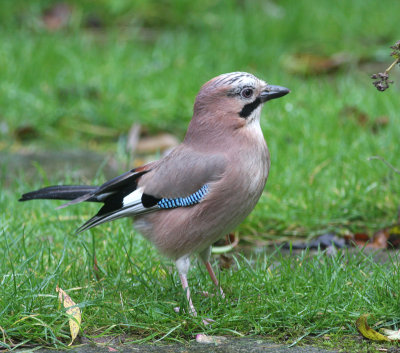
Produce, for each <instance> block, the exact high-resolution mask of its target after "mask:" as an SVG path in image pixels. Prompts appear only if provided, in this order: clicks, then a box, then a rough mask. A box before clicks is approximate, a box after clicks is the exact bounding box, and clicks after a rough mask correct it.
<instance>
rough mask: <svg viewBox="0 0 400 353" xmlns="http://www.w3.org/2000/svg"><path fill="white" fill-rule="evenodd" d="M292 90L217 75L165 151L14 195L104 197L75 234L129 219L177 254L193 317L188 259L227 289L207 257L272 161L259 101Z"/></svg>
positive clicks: (245, 210)
mask: <svg viewBox="0 0 400 353" xmlns="http://www.w3.org/2000/svg"><path fill="white" fill-rule="evenodd" d="M289 92H290V90H289V89H287V88H285V87H282V86H276V85H271V84H268V83H266V82H265V81H263V80H262V79H259V78H257V77H256V76H254V75H252V74H250V73H246V72H231V73H226V74H222V75H219V76H217V77H214V78H213V79H211V80H209V81H208V82H206V83H205V84H204V85H203V86H202V87H201V89H200V91H199V93H198V94H197V97H196V99H195V103H194V107H193V116H192V119H191V121H190V123H189V126H188V128H187V132H186V135H185V137H184V139H183V141H182V143H181V144H180V145H178V146H177V147H175V148H174V149H173V150H172V151H171V152H170V153H169V154H167V155H166V156H165V157H163V158H161V159H160V160H157V161H153V162H150V163H148V164H145V165H143V166H140V167H138V168H134V169H132V170H130V171H128V172H126V173H124V174H122V175H120V176H117V177H115V178H114V179H111V180H109V181H107V182H105V183H104V184H102V185H100V186H88V185H57V186H49V187H45V188H42V189H39V190H36V191H32V192H28V193H25V194H23V195H22V197H21V198H20V200H19V201H28V200H34V199H56V200H65V201H68V202H66V203H64V204H63V205H61V206H60V207H58V208H63V207H66V206H70V205H74V204H77V203H81V202H99V203H102V204H103V205H102V207H101V208H100V210H99V211H98V213H97V214H96V215H95V216H94V217H92V218H91V219H89V220H88V221H87V222H86V223H84V224H83V225H82V226H80V227H79V228H78V230H77V233H80V232H83V231H85V230H87V229H90V228H92V227H95V226H98V225H100V224H102V223H105V222H109V221H113V220H116V219H118V218H122V217H131V218H133V221H134V227H135V228H136V230H138V231H139V233H141V234H142V235H143V236H144V237H145V238H147V239H148V240H149V241H150V242H151V243H153V244H154V246H155V247H156V248H157V250H158V251H159V252H160V253H162V254H163V255H164V256H166V257H168V258H170V259H172V260H173V261H175V264H176V268H177V271H178V273H179V277H180V280H181V284H182V288H183V290H184V292H185V294H186V299H187V303H188V308H189V313H190V314H191V315H192V316H197V311H196V308H195V307H194V305H193V301H192V296H191V292H190V287H189V284H188V279H187V276H188V272H189V268H190V258H191V256H192V255H193V254H197V255H198V256H199V258H200V259H201V261H202V262H203V263H204V265H205V267H206V269H207V271H208V273H209V275H210V277H211V280H212V282H213V283H214V285H215V286H216V287H217V288H218V289H219V291H220V294H221V295H222V296H224V292H223V290H222V288H221V287H220V285H219V282H218V279H217V277H216V275H215V272H214V270H213V268H212V266H211V263H210V256H211V246H212V244H213V243H214V242H216V241H217V240H218V239H219V238H221V237H222V236H224V235H226V234H228V233H230V232H232V231H233V230H234V229H235V228H236V227H237V226H238V225H239V224H240V223H241V222H242V221H243V220H244V219H245V218H246V217H247V216H248V215H249V214H250V212H251V211H252V210H253V208H254V207H255V205H256V204H257V202H258V200H259V198H260V196H261V194H262V192H263V190H264V187H265V184H266V182H267V178H268V173H269V170H270V165H271V164H270V154H269V150H268V147H267V144H266V141H265V139H264V135H263V132H262V129H261V125H260V117H261V108H262V107H263V105H264V103H266V102H268V101H270V100H273V99H276V98H279V97H283V96H285V95H286V94H288V93H289ZM203 322H204V320H203Z"/></svg>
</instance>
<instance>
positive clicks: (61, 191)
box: [19, 185, 101, 202]
mask: <svg viewBox="0 0 400 353" xmlns="http://www.w3.org/2000/svg"><path fill="white" fill-rule="evenodd" d="M97 189H98V186H88V185H58V186H49V187H47V188H43V189H39V190H36V191H31V192H28V193H26V194H23V195H22V197H21V198H20V199H19V201H29V200H36V199H45V200H75V199H77V198H78V197H81V196H84V195H87V194H90V193H93V192H94V191H95V190H97ZM85 201H91V202H101V201H100V200H99V199H98V198H97V197H90V198H88V199H87V200H85Z"/></svg>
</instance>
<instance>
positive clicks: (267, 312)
mask: <svg viewBox="0 0 400 353" xmlns="http://www.w3.org/2000/svg"><path fill="white" fill-rule="evenodd" d="M50 3H51V2H50V1H41V2H34V1H30V2H25V1H20V0H18V1H17V0H16V1H12V2H11V1H9V2H2V3H1V5H0V67H1V70H0V152H2V153H5V154H9V153H14V152H19V151H21V150H23V151H26V150H38V151H40V150H42V149H60V150H62V149H67V148H71V146H72V147H73V148H74V149H94V150H96V151H101V152H108V153H111V154H117V151H120V150H122V148H121V144H123V142H121V141H123V136H125V135H126V134H127V132H128V130H129V128H130V126H131V124H132V123H133V122H139V123H140V124H142V126H143V128H144V129H145V130H146V131H147V132H148V133H150V134H152V133H156V132H160V131H168V132H171V133H173V134H175V135H176V136H178V137H179V138H183V136H184V132H185V130H186V127H187V124H188V122H189V120H190V117H191V114H192V106H193V101H194V97H195V95H196V93H197V92H198V90H199V88H200V86H201V85H202V84H203V83H204V82H205V81H206V80H208V79H210V78H211V77H213V76H215V75H218V74H220V73H224V72H230V71H237V70H243V71H249V72H252V73H254V74H256V75H258V76H259V77H261V78H263V79H265V80H267V81H268V82H270V83H273V84H278V85H283V86H287V87H289V88H290V89H291V90H292V92H291V93H290V94H289V95H288V96H286V97H284V98H282V99H279V100H276V101H272V102H270V103H268V104H267V105H266V106H265V108H264V111H263V118H262V127H263V130H264V134H265V137H266V140H267V142H268V145H269V147H270V150H271V156H272V168H271V171H270V177H269V180H268V183H267V187H266V190H265V193H264V195H263V196H262V198H261V200H260V202H259V204H258V205H257V207H256V209H255V210H254V212H253V213H252V214H251V215H250V216H249V217H248V219H247V220H246V221H245V222H244V223H243V224H242V225H241V226H240V228H239V230H238V231H239V233H240V235H241V237H242V238H246V239H250V240H254V239H255V238H260V239H262V240H265V239H281V237H282V236H292V235H296V236H312V235H315V234H319V233H322V232H325V231H327V230H335V231H338V232H349V231H350V232H351V231H367V232H370V233H372V232H373V231H374V230H376V229H379V228H381V227H383V226H385V225H387V224H389V223H392V222H394V221H395V220H396V218H397V214H396V213H397V207H398V196H397V195H398V194H399V191H400V181H399V179H400V178H399V177H398V176H397V175H396V174H394V173H393V172H392V171H391V170H390V169H388V168H387V167H385V166H384V165H383V164H382V163H381V162H379V161H368V158H369V157H371V156H373V155H381V156H383V157H384V158H385V159H387V160H388V161H389V162H391V163H392V164H394V165H396V164H397V165H398V155H399V149H398V143H397V141H398V128H397V127H398V126H399V123H400V121H399V119H400V117H399V114H398V113H399V111H400V109H399V87H400V86H399V84H400V75H399V74H398V70H397V68H396V70H397V71H396V70H394V71H395V72H394V76H393V79H394V80H395V84H394V85H393V86H392V87H391V88H390V89H389V90H388V91H386V92H384V93H380V92H377V91H376V90H375V88H374V87H373V86H372V84H371V81H372V80H371V79H370V78H369V75H370V74H372V73H374V72H376V71H378V70H379V71H383V70H384V69H385V68H386V67H387V65H388V64H389V63H390V58H389V56H388V54H389V53H390V49H389V48H388V46H389V45H391V44H393V43H394V42H395V41H396V40H398V39H399V38H398V35H397V33H398V31H396V24H397V23H398V13H400V3H397V2H393V1H388V0H383V1H379V2H376V1H373V0H364V1H361V0H360V1H340V2H336V3H334V4H333V3H332V2H328V1H326V2H320V3H318V6H316V5H315V2H313V1H301V2H300V1H291V0H285V1H279V2H276V3H275V2H272V1H268V2H266V1H262V2H261V1H252V2H250V1H249V2H230V1H227V0H220V1H216V2H211V1H203V2H201V4H196V3H195V2H193V1H190V2H189V1H185V0H180V1H179V2H174V6H172V5H171V4H170V3H169V2H168V1H162V2H160V1H137V2H134V4H132V2H131V1H125V0H119V1H106V0H103V1H99V2H98V3H97V4H96V6H95V7H94V5H93V3H92V2H90V1H74V2H73V4H74V5H73V12H72V17H71V20H70V22H69V24H68V25H67V26H66V27H65V28H63V29H61V30H59V31H56V32H49V31H47V30H46V29H45V28H43V25H42V24H41V20H40V16H41V13H42V11H43V9H45V8H46V7H48V6H49V4H50ZM93 15H95V16H97V17H98V18H99V19H100V20H101V23H102V28H101V29H100V30H93V29H87V28H85V27H84V24H85V21H86V19H87V17H88V16H93ZM340 52H342V53H343V52H344V53H346V54H347V55H348V56H349V58H350V59H349V62H348V64H346V65H344V66H342V67H341V68H340V69H339V70H338V71H337V72H335V73H333V74H329V75H320V76H312V75H311V76H307V75H306V76H305V75H300V74H295V73H292V72H290V71H289V69H288V68H287V65H286V64H285V62H288V61H290V60H293V59H292V55H293V54H295V53H312V54H316V55H327V56H329V55H332V54H334V53H340ZM362 63H369V65H373V67H374V68H373V69H372V68H371V69H369V68H368V69H367V68H365V66H363V65H364V64H362ZM377 63H378V64H379V63H380V69H376V66H377V65H376V64H377ZM378 66H379V65H378ZM348 107H350V108H354V109H358V110H359V111H362V112H364V113H366V114H367V116H368V119H369V121H368V122H367V123H366V124H365V125H362V124H360V123H358V122H357V117H356V116H354V115H352V114H348V113H345V111H346V109H347V111H348V110H349V109H348ZM382 116H386V117H388V119H389V123H388V125H387V126H384V127H382V128H381V129H379V130H378V131H377V132H373V129H372V127H373V124H374V122H375V121H376V120H377V119H378V118H379V117H382ZM24 126H29V127H31V128H32V130H33V131H34V134H33V137H31V138H30V139H24V138H21V134H19V133H18V131H19V128H21V127H24ZM93 126H95V127H96V126H100V127H102V128H105V129H104V130H103V131H105V133H103V134H99V133H98V132H96V131H98V130H96V129H92V128H91V127H93ZM42 167H43V169H42V170H41V169H38V177H37V179H36V180H35V181H32V180H27V178H26V177H24V176H23V167H21V173H17V174H21V175H18V176H16V177H14V176H13V177H11V178H10V177H9V176H8V177H7V178H6V174H8V168H7V165H2V166H1V175H0V183H1V184H0V185H1V188H2V190H3V192H2V193H0V207H1V210H2V211H3V212H2V214H1V216H0V217H1V218H0V291H1V294H0V327H1V328H2V329H4V330H5V331H4V332H5V335H6V339H5V341H4V342H5V343H6V344H10V340H9V339H12V340H13V341H14V342H24V341H26V342H28V343H39V344H42V345H50V346H52V345H60V344H61V342H64V343H68V338H67V336H68V327H67V318H66V316H65V314H64V313H63V311H62V310H59V309H58V308H57V300H56V293H55V286H56V284H59V285H60V287H61V288H63V289H65V290H68V289H71V288H79V289H74V290H70V291H69V293H70V294H71V296H72V297H73V299H75V300H76V301H77V302H78V303H79V305H80V306H81V308H82V310H83V313H84V314H83V315H84V317H83V326H82V330H83V332H84V334H86V335H89V336H91V337H94V336H95V335H96V334H100V333H101V332H106V333H104V334H107V335H117V334H121V333H127V334H128V335H129V337H132V339H138V340H155V339H160V338H163V340H175V339H176V340H184V339H189V338H191V337H192V336H193V334H195V333H198V332H203V331H205V332H207V333H210V334H235V333H238V334H262V335H268V336H279V337H281V336H285V335H289V336H290V337H291V339H292V340H296V339H298V338H299V337H302V336H303V335H305V334H310V335H318V334H321V333H323V332H329V333H332V334H333V333H334V334H337V335H339V337H341V335H344V334H354V333H355V328H354V320H355V319H356V318H357V316H358V315H359V314H360V313H364V312H367V311H368V312H371V313H373V314H374V316H375V319H376V321H380V320H381V321H382V325H386V324H387V325H392V324H393V325H397V321H396V320H397V319H396V317H399V312H398V299H397V294H396V293H398V290H399V283H398V273H397V265H395V263H394V262H389V263H387V264H385V265H382V266H381V265H376V264H375V263H373V262H372V261H371V260H370V258H369V257H364V256H363V255H362V254H358V255H350V254H349V255H347V254H345V255H343V256H344V257H343V258H342V257H340V256H338V257H334V258H327V257H325V256H324V255H323V254H319V255H318V256H317V257H315V258H311V259H307V260H306V259H305V257H304V256H303V255H300V256H293V257H288V258H281V259H278V260H279V261H280V262H281V266H278V267H274V268H273V269H271V273H269V272H268V271H266V269H267V268H268V267H269V266H270V265H271V264H272V263H273V262H274V261H276V259H275V260H274V258H273V257H270V256H267V257H265V258H264V256H261V255H260V257H259V258H257V259H256V258H253V259H252V261H251V262H247V260H246V259H244V258H242V257H241V256H240V255H237V261H236V265H235V266H234V267H233V268H232V269H231V270H229V271H222V272H221V273H220V276H221V282H222V285H223V287H224V288H225V290H226V291H227V294H228V295H227V299H226V300H221V299H220V298H218V297H215V298H201V297H200V296H199V295H195V302H196V303H195V304H196V306H197V307H198V308H199V311H200V312H201V314H202V315H204V316H207V317H211V318H213V319H215V320H216V321H217V322H216V323H215V324H213V325H212V326H211V327H208V328H206V329H205V328H204V327H202V326H201V324H200V320H197V319H193V318H190V317H187V316H185V314H183V313H181V314H176V313H174V311H173V310H172V309H173V307H174V306H176V305H180V306H182V307H183V306H184V305H185V303H184V301H183V299H182V298H183V295H182V291H181V289H180V285H179V283H178V277H177V275H176V274H175V273H174V272H173V271H172V265H171V264H170V263H169V262H168V261H167V260H164V259H161V260H160V257H159V255H157V254H156V253H155V251H154V250H153V248H152V247H151V246H150V245H149V244H147V243H146V242H145V241H143V240H142V238H141V237H140V236H138V235H136V234H134V233H132V231H131V226H130V225H129V221H127V220H125V221H124V220H122V221H117V222H115V223H113V224H111V225H104V226H102V227H100V228H99V229H98V230H93V234H94V236H95V238H96V246H95V247H96V252H97V257H98V260H99V263H100V265H101V266H102V268H103V273H102V274H101V275H100V277H101V281H96V280H95V279H94V278H95V275H94V273H93V271H92V262H93V246H92V238H91V235H90V233H87V234H83V235H80V236H79V237H77V236H74V235H73V230H74V229H75V228H76V227H77V225H78V224H80V223H81V222H83V221H84V219H87V218H88V217H90V215H92V214H93V213H94V212H95V211H96V207H95V206H93V205H92V206H90V205H78V206H76V207H74V208H70V209H66V210H63V211H53V207H54V203H50V202H36V203H31V204H29V203H27V204H18V203H17V202H16V200H17V199H18V197H19V195H20V194H21V193H22V192H25V191H29V190H31V189H34V188H35V187H39V186H41V185H42V184H53V183H62V182H76V181H78V182H79V180H76V179H75V177H74V176H73V174H72V172H69V171H65V176H64V177H63V178H62V179H60V177H59V175H57V177H55V176H53V175H48V174H46V166H42ZM96 181H97V182H102V181H104V180H103V179H101V178H98V179H97V180H96ZM277 256H278V258H279V255H277ZM300 264H301V266H300ZM249 279H251V280H249ZM190 280H191V283H192V284H193V286H194V288H196V289H197V290H200V288H204V287H206V288H208V289H209V290H212V287H211V285H210V283H209V280H208V278H207V276H206V274H205V273H204V271H203V270H202V271H196V272H195V271H192V272H191V278H190ZM165 335H166V337H164V336H165ZM0 337H1V335H0Z"/></svg>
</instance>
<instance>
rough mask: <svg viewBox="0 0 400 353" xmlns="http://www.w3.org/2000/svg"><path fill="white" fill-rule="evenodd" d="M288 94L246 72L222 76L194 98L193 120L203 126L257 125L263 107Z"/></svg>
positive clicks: (204, 87) (284, 90) (279, 87)
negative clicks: (254, 123)
mask: <svg viewBox="0 0 400 353" xmlns="http://www.w3.org/2000/svg"><path fill="white" fill-rule="evenodd" d="M289 92H290V91H289V89H287V88H285V87H281V86H273V85H269V84H267V83H266V82H265V81H263V80H261V79H259V78H257V77H255V76H254V75H252V74H249V73H246V72H232V73H227V74H223V75H220V76H217V77H215V78H213V79H212V80H210V81H208V82H207V83H205V84H204V85H203V87H202V88H201V90H200V92H199V94H198V95H197V97H196V102H195V105H194V117H193V119H194V120H199V121H201V123H202V125H207V124H211V125H214V124H224V125H225V126H226V125H229V126H233V127H235V126H237V127H241V126H246V125H249V124H251V123H253V122H258V121H259V119H260V113H261V107H262V105H263V103H265V102H267V101H269V100H271V99H275V98H279V97H283V96H284V95H286V94H288V93H289Z"/></svg>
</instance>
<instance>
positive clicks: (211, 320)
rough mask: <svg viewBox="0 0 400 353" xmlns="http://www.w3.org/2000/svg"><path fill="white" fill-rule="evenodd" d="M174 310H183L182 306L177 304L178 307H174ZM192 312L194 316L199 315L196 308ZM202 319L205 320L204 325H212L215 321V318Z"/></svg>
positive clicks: (177, 311)
mask: <svg viewBox="0 0 400 353" xmlns="http://www.w3.org/2000/svg"><path fill="white" fill-rule="evenodd" d="M174 311H175V312H176V313H179V312H180V311H181V308H180V307H179V306H176V307H175V308H174ZM190 314H191V315H192V316H194V317H197V312H196V310H195V311H194V312H193V311H192V312H191V313H190ZM201 321H202V322H203V325H204V326H207V325H211V324H212V323H213V322H215V320H213V319H209V318H206V319H202V320H201Z"/></svg>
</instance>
